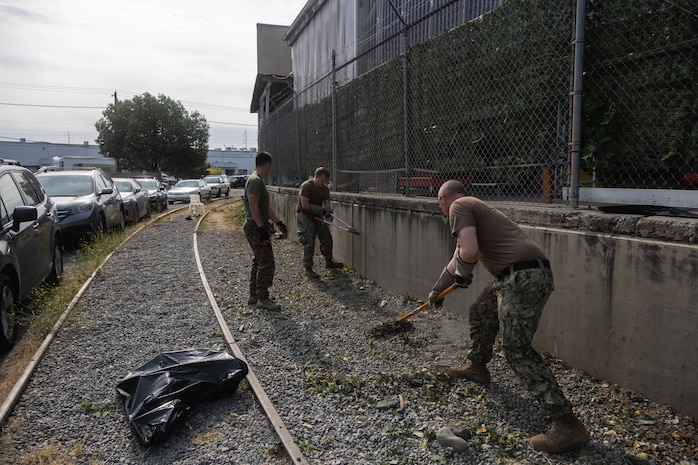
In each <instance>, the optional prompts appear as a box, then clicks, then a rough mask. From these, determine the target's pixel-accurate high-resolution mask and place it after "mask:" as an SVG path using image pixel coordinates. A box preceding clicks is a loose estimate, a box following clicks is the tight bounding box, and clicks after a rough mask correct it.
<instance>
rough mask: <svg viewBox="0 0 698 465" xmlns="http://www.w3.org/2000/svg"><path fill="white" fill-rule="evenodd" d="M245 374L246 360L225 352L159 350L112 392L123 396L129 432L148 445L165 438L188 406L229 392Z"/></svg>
mask: <svg viewBox="0 0 698 465" xmlns="http://www.w3.org/2000/svg"><path fill="white" fill-rule="evenodd" d="M247 373H248V369H247V364H245V362H243V361H242V360H240V359H238V358H235V357H233V356H232V355H230V354H229V353H228V352H225V351H219V350H214V349H187V350H181V351H176V352H163V353H161V354H160V355H158V356H157V357H155V358H154V359H152V360H151V361H149V362H148V363H146V364H145V365H143V366H142V367H140V368H138V369H136V370H134V371H132V372H131V373H129V374H128V375H127V376H126V377H125V378H124V379H122V380H121V382H120V383H119V384H118V385H117V386H116V390H117V391H118V392H119V394H121V395H122V396H123V397H124V407H125V408H126V417H127V420H128V424H129V426H130V427H131V430H132V431H133V432H134V434H135V435H136V437H137V438H138V440H139V441H140V443H141V444H143V445H144V446H149V445H152V444H156V443H158V442H160V441H162V440H163V439H165V438H166V437H167V435H168V434H169V432H170V431H171V430H172V428H174V427H175V426H176V425H177V424H179V422H180V420H182V419H183V418H185V416H186V414H187V413H189V410H190V409H191V407H192V405H193V404H195V403H197V402H201V401H203V400H208V399H220V398H223V397H229V396H231V395H233V394H234V393H235V391H236V390H237V388H238V385H239V384H240V381H242V380H243V379H244V378H245V376H247Z"/></svg>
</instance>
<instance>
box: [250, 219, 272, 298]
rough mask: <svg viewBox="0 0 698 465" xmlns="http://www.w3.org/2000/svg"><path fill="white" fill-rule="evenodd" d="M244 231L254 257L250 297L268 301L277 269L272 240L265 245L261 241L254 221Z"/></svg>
mask: <svg viewBox="0 0 698 465" xmlns="http://www.w3.org/2000/svg"><path fill="white" fill-rule="evenodd" d="M267 226H269V225H267ZM243 229H244V231H245V237H246V238H247V242H249V243H250V247H252V254H253V255H254V258H253V259H252V270H251V271H250V296H257V298H258V299H268V298H269V288H270V287H271V285H272V282H273V281H274V270H275V268H276V264H275V263H274V250H273V249H272V246H271V240H269V241H267V242H266V243H264V244H263V243H262V242H261V241H260V240H259V233H258V232H257V225H256V224H255V222H254V221H253V220H247V221H246V222H245V226H244V227H243ZM272 237H273V235H272Z"/></svg>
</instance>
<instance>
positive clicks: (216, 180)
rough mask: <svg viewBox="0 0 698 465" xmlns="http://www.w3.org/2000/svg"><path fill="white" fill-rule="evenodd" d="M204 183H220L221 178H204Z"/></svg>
mask: <svg viewBox="0 0 698 465" xmlns="http://www.w3.org/2000/svg"><path fill="white" fill-rule="evenodd" d="M204 181H206V182H207V183H209V184H215V183H219V182H221V178H204Z"/></svg>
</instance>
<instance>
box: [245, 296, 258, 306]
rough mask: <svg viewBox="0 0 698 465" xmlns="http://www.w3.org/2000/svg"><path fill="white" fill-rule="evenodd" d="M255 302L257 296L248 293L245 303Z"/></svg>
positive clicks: (252, 303) (251, 303)
mask: <svg viewBox="0 0 698 465" xmlns="http://www.w3.org/2000/svg"><path fill="white" fill-rule="evenodd" d="M256 303H257V296H256V295H255V294H250V296H249V297H248V298H247V305H255V304H256Z"/></svg>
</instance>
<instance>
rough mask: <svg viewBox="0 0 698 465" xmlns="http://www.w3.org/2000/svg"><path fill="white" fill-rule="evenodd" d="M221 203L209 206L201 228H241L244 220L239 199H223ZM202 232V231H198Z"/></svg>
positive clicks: (231, 229) (229, 229)
mask: <svg viewBox="0 0 698 465" xmlns="http://www.w3.org/2000/svg"><path fill="white" fill-rule="evenodd" d="M224 202H225V203H223V204H219V205H217V204H214V205H212V206H211V207H210V209H209V212H208V215H206V218H204V221H203V222H202V226H203V230H204V231H205V230H207V229H208V230H215V231H219V230H224V231H233V230H242V222H243V221H244V209H243V208H244V207H243V204H242V200H241V199H234V200H229V201H224ZM200 232H203V231H200Z"/></svg>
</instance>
